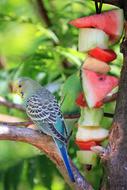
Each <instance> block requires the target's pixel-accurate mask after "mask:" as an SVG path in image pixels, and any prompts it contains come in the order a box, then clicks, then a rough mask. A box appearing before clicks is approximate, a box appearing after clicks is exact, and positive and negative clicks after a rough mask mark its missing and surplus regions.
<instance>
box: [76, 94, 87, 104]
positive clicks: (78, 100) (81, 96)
mask: <svg viewBox="0 0 127 190" xmlns="http://www.w3.org/2000/svg"><path fill="white" fill-rule="evenodd" d="M75 102H76V104H77V105H78V106H80V107H86V106H87V103H86V101H85V99H84V93H83V92H80V94H78V97H77V98H76V100H75Z"/></svg>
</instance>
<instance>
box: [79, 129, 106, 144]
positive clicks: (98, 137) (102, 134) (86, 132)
mask: <svg viewBox="0 0 127 190" xmlns="http://www.w3.org/2000/svg"><path fill="white" fill-rule="evenodd" d="M108 134H109V131H108V130H107V129H104V128H99V127H98V128H92V127H90V128H88V127H87V128H81V127H79V128H78V131H77V133H76V140H77V141H84V142H86V141H92V140H94V141H102V140H104V139H106V138H107V137H108Z"/></svg>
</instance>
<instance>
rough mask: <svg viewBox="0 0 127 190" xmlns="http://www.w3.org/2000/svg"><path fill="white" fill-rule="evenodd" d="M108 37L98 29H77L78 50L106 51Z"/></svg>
mask: <svg viewBox="0 0 127 190" xmlns="http://www.w3.org/2000/svg"><path fill="white" fill-rule="evenodd" d="M108 41H109V36H108V35H107V34H106V33H105V32H103V31H102V30H100V29H95V28H94V29H93V28H82V29H79V39H78V49H79V51H81V52H87V51H89V50H91V49H93V48H95V47H99V48H102V49H108Z"/></svg>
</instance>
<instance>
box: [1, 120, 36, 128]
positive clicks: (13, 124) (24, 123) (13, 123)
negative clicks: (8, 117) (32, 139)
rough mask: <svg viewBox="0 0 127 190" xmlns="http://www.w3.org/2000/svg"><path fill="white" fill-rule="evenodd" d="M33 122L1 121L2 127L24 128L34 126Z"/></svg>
mask: <svg viewBox="0 0 127 190" xmlns="http://www.w3.org/2000/svg"><path fill="white" fill-rule="evenodd" d="M32 124H33V122H32V121H23V122H22V121H21V122H3V121H0V125H5V126H6V125H7V126H16V127H17V126H20V127H21V126H24V127H28V126H29V125H32Z"/></svg>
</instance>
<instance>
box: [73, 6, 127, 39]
mask: <svg viewBox="0 0 127 190" xmlns="http://www.w3.org/2000/svg"><path fill="white" fill-rule="evenodd" d="M70 24H71V25H73V26H76V27H77V28H93V27H94V28H99V29H101V30H103V31H104V32H106V33H107V34H108V35H109V36H110V40H111V41H112V42H116V41H117V40H118V39H119V38H120V36H121V34H122V30H123V11H122V9H115V10H111V11H107V12H103V13H101V14H96V15H91V16H87V17H82V18H78V19H76V20H72V21H71V22H70Z"/></svg>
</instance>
